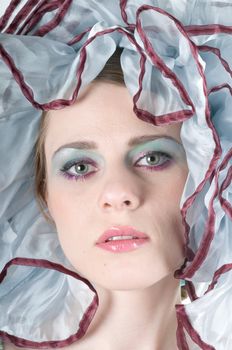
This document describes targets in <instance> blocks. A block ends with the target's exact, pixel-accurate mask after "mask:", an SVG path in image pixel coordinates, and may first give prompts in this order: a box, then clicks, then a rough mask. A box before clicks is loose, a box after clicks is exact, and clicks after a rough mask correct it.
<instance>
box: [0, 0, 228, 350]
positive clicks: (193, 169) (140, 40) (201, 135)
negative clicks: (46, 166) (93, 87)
mask: <svg viewBox="0 0 232 350" xmlns="http://www.w3.org/2000/svg"><path fill="white" fill-rule="evenodd" d="M1 10H2V17H1V18H0V30H1V34H0V77H1V78H0V79H1V80H0V162H1V170H0V204H1V205H0V336H1V337H2V338H3V339H10V340H11V341H12V342H13V343H14V344H16V345H18V346H25V347H36V348H46V347H62V346H65V345H69V344H71V343H73V342H74V341H78V339H80V338H81V337H82V336H83V335H84V334H85V333H86V331H87V329H88V326H89V324H90V322H91V320H92V318H93V317H94V314H95V312H96V310H97V306H98V296H97V294H96V291H95V290H94V288H93V286H91V284H90V283H89V282H88V281H87V280H85V278H84V277H83V276H79V275H78V273H77V271H75V269H74V268H73V267H72V266H71V265H70V263H69V262H68V261H67V259H66V258H65V256H64V254H63V252H62V250H61V247H60V244H59V241H58V238H57V234H56V232H55V229H54V227H53V226H51V225H49V224H48V223H47V222H46V220H45V219H44V218H43V216H42V214H41V213H40V211H39V209H38V206H37V204H36V201H35V197H34V170H33V162H34V150H35V142H36V138H37V135H38V126H39V122H40V118H41V115H42V113H43V111H44V110H49V109H60V108H63V107H65V106H67V105H70V104H72V103H74V102H75V101H76V99H78V94H79V92H80V91H81V89H82V88H83V87H84V86H86V85H87V84H88V83H90V82H91V81H92V80H93V79H94V78H95V77H96V76H97V75H98V73H99V72H100V71H101V70H102V68H103V67H104V65H105V63H106V62H107V60H108V59H109V57H110V56H111V55H112V54H113V53H114V51H115V49H116V47H118V46H119V47H121V48H123V52H122V55H121V65H122V70H123V73H124V78H125V83H126V86H127V88H128V90H129V92H130V93H131V96H132V98H133V103H134V112H135V114H136V116H137V117H138V118H140V119H142V120H144V121H147V122H148V123H151V124H154V125H165V124H170V123H175V122H180V121H182V122H183V125H182V129H181V139H182V142H183V145H184V148H185V151H186V157H187V162H188V167H189V175H188V178H187V181H186V184H185V188H184V191H183V194H182V198H181V206H180V210H181V213H182V216H183V223H184V225H185V234H186V238H187V245H186V264H185V266H184V267H183V268H182V269H181V270H179V271H176V274H175V277H176V278H180V279H185V280H186V282H187V288H188V292H189V296H190V297H191V303H189V304H186V305H176V312H177V319H178V329H177V344H178V348H179V349H180V350H189V349H207V350H208V349H216V350H231V348H232V338H231V327H232V316H231V315H232V271H231V269H232V238H231V231H232V222H231V219H232V206H231V199H232V186H231V177H232V173H231V156H232V148H231V139H232V136H231V135H232V117H231V113H232V112H231V111H232V101H231V93H232V84H231V78H232V68H231V67H232V23H231V22H232V17H231V10H232V3H231V2H230V1H224V0H221V1H209V0H201V1H200V0H196V1H188V0H175V1H174V0H173V1H171V0H167V1H161V0H154V1H152V0H147V1H142V0H128V1H126V0H124V1H108V0H102V1H95V0H88V1H86V0H73V1H71V0H65V1H51V2H47V1H43V0H40V1H26V0H25V1H21V2H20V3H18V1H14V0H12V1H8V3H7V2H5V5H4V9H1ZM54 305H55V306H56V307H54ZM57 306H58V307H57ZM225 319H226V322H225V321H224V320H225Z"/></svg>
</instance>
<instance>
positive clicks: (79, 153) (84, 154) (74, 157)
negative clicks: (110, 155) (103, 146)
mask: <svg viewBox="0 0 232 350" xmlns="http://www.w3.org/2000/svg"><path fill="white" fill-rule="evenodd" d="M88 159H89V160H91V161H93V162H96V164H100V165H103V163H104V160H103V158H102V157H101V156H100V155H99V156H98V155H97V154H96V153H93V152H89V151H87V150H80V149H76V148H63V149H61V150H60V151H59V152H57V153H55V155H54V156H53V157H52V174H53V175H56V174H57V173H58V172H59V170H60V169H62V168H63V167H64V166H65V165H66V164H67V163H72V162H78V161H86V160H87V161H88Z"/></svg>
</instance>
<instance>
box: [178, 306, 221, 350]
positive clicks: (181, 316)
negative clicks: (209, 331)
mask: <svg viewBox="0 0 232 350" xmlns="http://www.w3.org/2000/svg"><path fill="white" fill-rule="evenodd" d="M176 314H177V321H178V325H179V327H180V328H181V329H182V332H183V331H184V328H185V329H186V331H187V332H188V334H189V336H190V338H191V339H192V340H193V342H194V343H195V344H197V345H199V347H200V349H202V350H216V349H215V348H214V347H213V346H211V345H209V344H207V343H205V342H204V341H203V340H202V339H201V337H200V335H199V333H198V332H197V331H196V330H195V329H194V328H193V326H192V325H191V321H190V320H189V318H188V315H187V313H186V311H185V306H184V305H180V304H179V305H176ZM179 332H180V330H179ZM183 349H184V350H185V348H183ZM181 350H182V349H181ZM186 350H188V348H187V349H186Z"/></svg>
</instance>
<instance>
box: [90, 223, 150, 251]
mask: <svg viewBox="0 0 232 350" xmlns="http://www.w3.org/2000/svg"><path fill="white" fill-rule="evenodd" d="M113 236H133V237H134V238H131V239H123V240H114V241H107V240H108V239H109V238H111V237H113ZM148 241H149V237H148V235H146V234H145V233H144V232H140V231H137V230H135V229H134V228H133V227H130V226H113V227H111V228H110V229H109V230H107V231H105V232H104V233H103V234H102V235H101V236H100V237H99V239H98V241H97V242H96V246H97V247H99V248H102V249H105V250H108V251H111V252H113V253H120V252H126V251H131V250H134V249H137V248H139V247H140V246H142V245H143V244H145V243H147V242H148Z"/></svg>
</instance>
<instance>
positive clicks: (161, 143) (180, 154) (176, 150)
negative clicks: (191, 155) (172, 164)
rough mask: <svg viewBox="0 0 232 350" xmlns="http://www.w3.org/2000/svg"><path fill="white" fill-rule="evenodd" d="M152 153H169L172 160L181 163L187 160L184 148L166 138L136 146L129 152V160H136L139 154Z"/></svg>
mask: <svg viewBox="0 0 232 350" xmlns="http://www.w3.org/2000/svg"><path fill="white" fill-rule="evenodd" d="M150 151H155V152H162V153H167V154H168V155H170V156H171V157H172V158H174V159H178V160H180V161H181V160H183V161H184V160H185V159H186V155H185V150H184V147H183V146H182V145H181V144H180V143H178V142H177V141H174V140H173V139H170V138H165V137H162V138H159V139H155V140H152V141H148V142H146V143H143V144H141V145H139V146H136V147H135V148H134V149H133V150H131V151H130V152H129V154H128V156H127V158H128V159H134V158H135V157H136V156H138V154H140V153H145V152H150Z"/></svg>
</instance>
